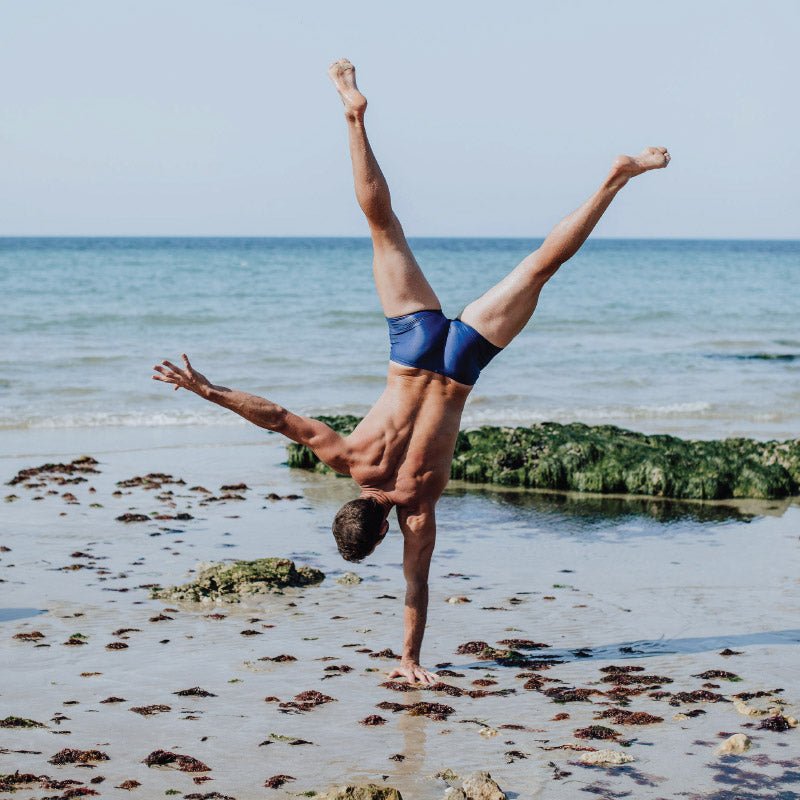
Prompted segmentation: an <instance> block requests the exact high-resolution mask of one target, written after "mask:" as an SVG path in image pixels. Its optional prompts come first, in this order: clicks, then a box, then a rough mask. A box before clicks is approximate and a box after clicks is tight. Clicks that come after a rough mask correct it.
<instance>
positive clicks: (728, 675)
mask: <svg viewBox="0 0 800 800" xmlns="http://www.w3.org/2000/svg"><path fill="white" fill-rule="evenodd" d="M692 677H693V678H702V679H703V680H704V681H708V680H712V679H714V678H716V679H719V680H723V681H731V682H734V681H740V680H741V678H740V677H739V676H738V675H737V674H736V673H735V672H727V671H726V670H724V669H707V670H706V671H705V672H701V673H700V674H699V675H692Z"/></svg>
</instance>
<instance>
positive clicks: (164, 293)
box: [0, 239, 800, 438]
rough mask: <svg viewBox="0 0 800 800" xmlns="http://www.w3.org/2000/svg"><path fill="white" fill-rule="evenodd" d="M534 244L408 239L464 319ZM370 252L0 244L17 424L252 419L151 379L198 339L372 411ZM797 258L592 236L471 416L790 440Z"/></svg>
mask: <svg viewBox="0 0 800 800" xmlns="http://www.w3.org/2000/svg"><path fill="white" fill-rule="evenodd" d="M537 244H538V242H537V241H536V240H523V239H420V240H414V241H413V242H412V245H413V247H414V250H415V252H416V254H417V257H418V260H419V261H420V263H421V264H422V266H423V268H424V269H425V270H426V273H427V274H428V277H429V278H430V280H431V282H432V284H433V286H434V288H435V289H436V290H437V292H439V295H440V298H441V300H442V302H443V306H444V309H445V311H446V312H447V313H448V314H450V315H451V316H453V315H455V314H457V313H458V312H460V311H461V309H462V308H463V306H464V305H465V304H466V303H468V302H469V301H471V300H472V299H474V298H475V297H476V296H478V295H480V294H482V293H483V292H484V291H485V290H486V289H487V288H488V287H489V286H491V285H492V284H493V283H495V282H496V281H497V280H499V279H500V278H501V277H502V276H503V275H504V274H506V273H507V272H508V271H509V270H510V269H512V268H513V266H514V265H515V264H516V263H517V262H518V261H519V260H520V259H521V258H522V257H524V256H525V255H526V254H527V253H528V252H529V251H530V250H531V249H533V248H535V247H536V246H537ZM370 262H371V251H370V245H369V242H368V241H367V240H364V239H0V291H1V292H2V294H3V298H4V309H3V352H2V354H1V355H0V428H6V429H20V428H31V427H33V428H42V427H43V428H50V429H60V428H64V427H69V426H72V427H75V426H77V427H81V426H90V427H91V426H101V427H105V426H134V427H141V426H164V425H174V424H183V425H191V426H198V425H206V424H208V425H217V424H231V425H236V424H238V423H237V421H236V419H235V418H234V417H233V416H232V415H230V414H228V413H226V412H223V411H221V410H220V409H218V408H216V407H212V406H209V405H208V404H203V403H200V402H199V401H198V400H197V399H196V398H189V397H184V396H176V395H172V394H170V393H169V392H168V391H166V390H165V387H163V386H161V385H158V384H154V383H153V382H152V381H150V378H149V374H150V367H151V366H152V364H154V363H156V362H157V361H158V360H160V359H162V358H165V357H167V358H171V359H173V360H174V359H175V358H177V356H178V355H179V354H180V353H181V352H184V351H185V352H188V353H189V354H190V355H191V356H192V357H193V359H194V362H195V364H196V366H197V367H198V368H199V369H201V370H202V371H204V372H207V374H208V375H209V376H210V377H211V378H212V380H214V381H215V382H218V383H223V384H225V385H232V386H235V387H237V388H243V389H246V390H249V391H252V392H255V393H262V394H265V395H267V396H269V397H270V398H272V399H275V400H276V401H277V402H280V403H281V404H283V405H286V406H288V407H290V408H292V409H294V410H297V411H300V412H305V413H321V412H327V413H332V412H333V413H336V412H340V413H346V412H352V413H363V412H364V411H366V409H367V408H368V407H369V405H370V404H371V403H372V402H373V401H374V399H375V398H376V396H377V395H378V394H379V393H380V390H381V386H382V383H383V380H384V376H385V371H386V359H387V356H388V336H387V332H386V324H385V322H384V321H383V319H382V316H381V313H380V308H379V306H378V303H377V299H376V296H375V292H374V289H373V286H372V278H371V270H370ZM799 270H800V242H787V241H784V242H781V241H766V242H748V241H682V240H669V241H657V240H656V241H635V240H616V241H615V240H592V241H590V242H588V243H587V245H586V246H585V247H584V248H583V249H582V250H581V252H580V253H579V254H578V255H577V256H576V257H575V258H574V259H573V260H572V261H571V262H570V263H569V264H568V265H566V266H565V267H564V268H563V269H562V270H561V271H560V272H559V273H558V275H557V276H556V277H555V278H554V279H553V281H552V282H551V283H550V284H549V285H548V286H547V287H546V289H545V291H544V293H543V295H542V299H541V301H540V304H539V308H538V309H537V312H536V315H535V317H534V322H533V323H532V325H530V326H529V328H528V329H526V331H525V332H524V333H523V334H522V335H521V336H520V337H519V339H518V340H517V341H515V342H514V343H513V344H512V345H511V346H510V347H509V348H508V349H507V350H506V351H505V352H504V353H502V354H501V355H500V356H499V357H498V358H496V359H495V361H494V362H493V363H492V364H491V365H490V367H489V368H488V369H487V370H486V371H485V373H484V375H483V376H482V377H481V380H480V382H479V383H478V385H477V387H476V389H475V391H474V392H473V394H472V396H471V398H470V401H469V404H468V406H467V409H466V413H465V424H467V425H478V424H497V423H502V424H530V423H532V422H538V421H542V420H556V421H567V422H572V421H575V420H578V421H581V422H587V423H604V422H610V423H616V424H620V425H622V426H625V427H630V428H634V429H637V430H644V431H647V432H671V433H677V434H679V435H684V436H685V435H691V436H698V437H705V438H708V437H716V436H726V435H750V436H756V437H759V438H792V437H795V436H797V431H798V430H799V429H800V361H798V360H797V359H798V356H799V355H800V332H798V326H797V320H798V318H800V294H798V292H797V291H796V286H797V281H798V274H799V273H798V271H799ZM762 355H767V356H771V358H761V357H756V358H753V356H762Z"/></svg>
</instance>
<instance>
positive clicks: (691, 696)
mask: <svg viewBox="0 0 800 800" xmlns="http://www.w3.org/2000/svg"><path fill="white" fill-rule="evenodd" d="M724 700H725V698H724V697H723V696H722V695H721V694H716V693H715V692H709V691H708V689H695V690H694V691H693V692H676V693H675V694H674V695H672V697H671V698H670V701H669V704H670V705H671V706H679V705H680V704H681V703H719V702H720V701H724Z"/></svg>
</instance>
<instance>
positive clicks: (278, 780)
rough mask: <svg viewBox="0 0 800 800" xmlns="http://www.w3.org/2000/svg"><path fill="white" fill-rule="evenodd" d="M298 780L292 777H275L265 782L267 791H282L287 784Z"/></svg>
mask: <svg viewBox="0 0 800 800" xmlns="http://www.w3.org/2000/svg"><path fill="white" fill-rule="evenodd" d="M293 780H296V779H295V778H293V777H292V776H291V775H273V776H272V777H271V778H267V779H266V780H265V781H264V788H265V789H280V788H281V786H283V785H284V784H285V783H288V782H289V781H293Z"/></svg>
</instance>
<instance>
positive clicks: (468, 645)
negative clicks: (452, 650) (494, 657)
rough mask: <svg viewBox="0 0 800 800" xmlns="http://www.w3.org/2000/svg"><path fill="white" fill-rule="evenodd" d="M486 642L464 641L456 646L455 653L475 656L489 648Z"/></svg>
mask: <svg viewBox="0 0 800 800" xmlns="http://www.w3.org/2000/svg"><path fill="white" fill-rule="evenodd" d="M491 649H492V648H491V646H490V645H489V643H488V642H477V641H476V642H464V644H460V645H459V646H458V647H457V648H456V654H457V655H459V656H477V655H480V654H481V653H482V652H483V651H484V650H491Z"/></svg>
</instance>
